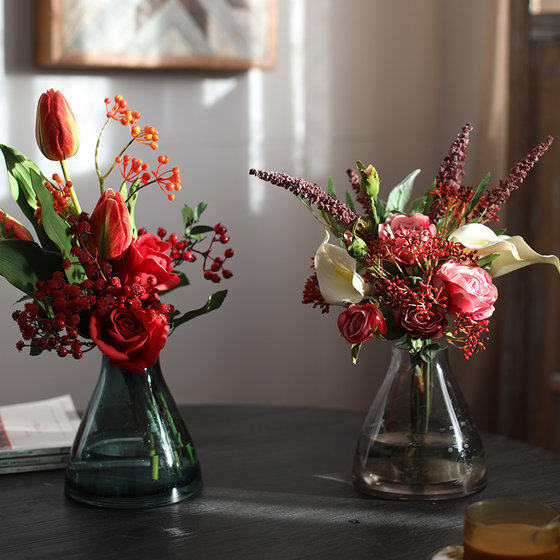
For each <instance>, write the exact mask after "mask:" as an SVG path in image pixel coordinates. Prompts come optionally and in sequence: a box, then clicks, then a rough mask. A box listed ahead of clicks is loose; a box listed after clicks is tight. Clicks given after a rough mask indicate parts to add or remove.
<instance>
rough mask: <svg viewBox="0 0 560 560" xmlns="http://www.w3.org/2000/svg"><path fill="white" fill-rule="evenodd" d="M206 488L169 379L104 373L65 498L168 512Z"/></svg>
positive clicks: (151, 371) (153, 372) (156, 371)
mask: <svg viewBox="0 0 560 560" xmlns="http://www.w3.org/2000/svg"><path fill="white" fill-rule="evenodd" d="M201 488H202V479H201V474H200V465H199V462H198V459H197V455H196V451H195V448H194V445H193V442H192V440H191V438H190V435H189V433H188V431H187V428H186V427H185V424H184V422H183V419H182V417H181V414H180V413H179V410H178V409H177V405H176V404H175V401H174V400H173V397H172V396H171V393H170V392H169V389H168V387H167V385H166V383H165V380H164V378H163V376H162V373H161V368H160V364H159V361H158V362H157V363H156V364H155V365H154V366H152V367H149V368H146V369H145V370H144V373H138V372H134V371H130V370H126V369H121V368H118V367H114V366H112V365H111V364H110V363H109V359H108V358H107V357H106V356H105V355H103V361H102V365H101V373H100V376H99V380H98V382H97V386H96V387H95V390H94V392H93V395H92V397H91V400H90V402H89V404H88V406H87V409H86V411H85V413H84V415H83V417H82V420H81V423H80V426H79V428H78V432H77V434H76V438H75V440H74V444H73V446H72V450H71V453H70V458H69V461H68V465H67V468H66V481H65V493H66V495H67V496H68V497H70V498H72V499H74V500H77V501H79V502H84V503H87V504H90V505H95V506H101V507H110V508H143V507H153V506H162V505H166V504H171V503H174V502H179V501H181V500H185V499H187V498H190V497H192V496H195V495H196V494H198V493H199V492H200V490H201Z"/></svg>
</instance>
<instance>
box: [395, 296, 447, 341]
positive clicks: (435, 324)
mask: <svg viewBox="0 0 560 560" xmlns="http://www.w3.org/2000/svg"><path fill="white" fill-rule="evenodd" d="M395 322H396V323H397V324H398V325H400V326H401V327H402V328H403V329H404V330H405V331H407V332H408V333H410V335H411V336H412V337H413V338H421V339H422V340H426V339H428V338H440V337H441V336H442V335H443V331H444V330H445V327H446V326H447V318H446V316H445V309H443V308H442V307H439V306H438V305H433V306H432V307H430V308H429V309H422V308H421V307H418V306H416V305H408V306H403V307H400V308H399V309H397V312H396V313H395Z"/></svg>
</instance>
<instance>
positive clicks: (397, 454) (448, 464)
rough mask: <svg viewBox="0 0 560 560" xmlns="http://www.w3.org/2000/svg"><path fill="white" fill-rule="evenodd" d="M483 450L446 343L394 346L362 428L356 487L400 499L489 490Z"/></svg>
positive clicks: (355, 465)
mask: <svg viewBox="0 0 560 560" xmlns="http://www.w3.org/2000/svg"><path fill="white" fill-rule="evenodd" d="M486 479H487V470H486V463H485V460H484V449H483V446H482V442H481V440H480V436H479V434H478V431H477V429H476V426H475V424H474V421H473V419H472V417H471V414H470V412H469V409H468V406H467V404H466V402H465V400H464V398H463V396H462V394H461V391H460V389H459V387H458V385H457V383H456V382H455V379H454V377H453V373H452V371H451V366H450V364H449V359H448V349H447V345H446V344H445V343H442V344H438V343H433V344H432V343H430V341H426V342H425V344H423V345H422V346H421V348H419V349H418V351H417V352H416V353H414V354H411V353H410V351H409V348H408V346H407V344H406V343H397V344H395V345H394V346H393V352H392V356H391V363H390V365H389V369H388V371H387V374H386V377H385V379H384V381H383V383H382V385H381V388H380V389H379V391H378V393H377V395H376V397H375V400H374V401H373V404H372V405H371V407H370V409H369V411H368V413H367V416H366V419H365V422H364V424H363V426H362V429H361V433H360V438H359V441H358V446H357V449H356V455H355V458H354V464H353V469H352V480H353V483H354V487H355V488H356V489H357V490H358V491H359V492H362V493H365V494H369V495H373V496H377V497H382V498H393V499H402V500H441V499H447V498H454V497H459V496H466V495H468V494H472V493H474V492H477V491H478V490H481V489H482V488H484V486H485V485H486Z"/></svg>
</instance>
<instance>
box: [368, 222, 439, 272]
mask: <svg viewBox="0 0 560 560" xmlns="http://www.w3.org/2000/svg"><path fill="white" fill-rule="evenodd" d="M436 234H437V230H436V226H435V225H434V224H431V223H430V219H429V218H428V216H426V215H424V214H420V213H416V214H413V215H412V216H410V215H408V214H393V215H392V216H389V218H387V220H386V221H385V222H384V223H382V224H379V227H378V237H379V239H381V240H383V241H392V246H393V255H394V256H395V258H396V259H397V260H398V261H399V262H401V263H403V264H406V265H411V264H414V263H415V262H422V245H423V244H425V243H426V242H427V241H428V240H429V238H431V237H435V236H436Z"/></svg>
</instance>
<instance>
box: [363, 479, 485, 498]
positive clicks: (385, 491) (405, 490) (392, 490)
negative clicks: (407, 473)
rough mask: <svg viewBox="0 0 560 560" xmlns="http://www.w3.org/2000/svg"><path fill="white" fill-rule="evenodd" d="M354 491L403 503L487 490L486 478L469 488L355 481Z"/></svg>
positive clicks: (465, 494)
mask: <svg viewBox="0 0 560 560" xmlns="http://www.w3.org/2000/svg"><path fill="white" fill-rule="evenodd" d="M353 485H354V489H355V490H356V491H357V492H359V493H360V494H366V495H368V496H371V497H373V498H381V499H384V500H403V501H407V500H408V501H435V500H437V501H441V500H453V499H457V498H464V497H465V496H470V495H471V494H476V493H477V492H480V491H481V490H484V488H486V478H485V479H484V480H483V481H481V483H479V484H477V485H475V486H472V487H469V488H456V487H455V488H454V487H451V488H449V487H445V486H444V485H441V486H439V487H436V488H434V487H428V488H422V487H414V486H411V487H406V486H405V485H403V484H391V483H379V484H376V485H375V486H369V485H367V484H364V483H363V482H360V481H359V480H356V479H355V478H354V480H353Z"/></svg>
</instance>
